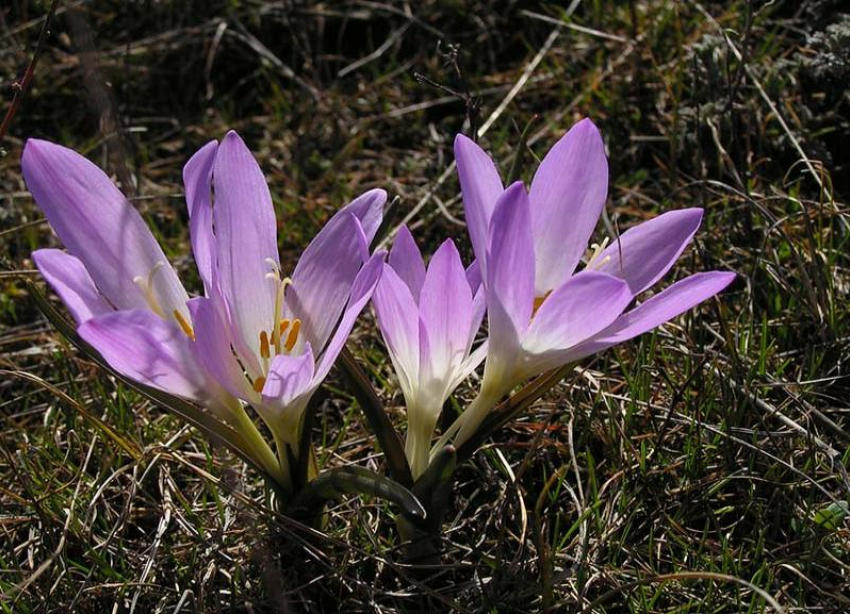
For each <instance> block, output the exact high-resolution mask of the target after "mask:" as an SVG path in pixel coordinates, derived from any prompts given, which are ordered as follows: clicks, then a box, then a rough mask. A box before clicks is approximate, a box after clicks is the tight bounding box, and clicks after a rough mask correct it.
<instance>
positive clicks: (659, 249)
mask: <svg viewBox="0 0 850 614" xmlns="http://www.w3.org/2000/svg"><path fill="white" fill-rule="evenodd" d="M701 221H702V209H680V210H678V211H670V212H668V213H664V214H662V215H659V216H658V217H656V218H653V219H651V220H649V221H647V222H644V223H642V224H639V225H637V226H635V227H633V228H630V229H629V230H627V231H626V232H624V233H623V236H622V237H620V240H619V241H617V242H615V243H613V244H612V245H609V246H608V247H607V248H606V249H605V251H604V252H602V254H600V256H599V258H598V260H599V262H600V265H599V266H597V267H595V268H596V270H598V271H601V272H603V273H608V274H609V275H616V276H617V277H622V278H623V279H625V280H626V281H627V282H628V284H629V287H630V288H631V289H632V294H635V295H637V294H640V293H641V292H643V291H644V290H646V289H647V288H649V287H651V286H652V285H653V284H655V282H657V281H658V280H659V279H661V278H662V277H663V276H664V274H665V273H667V271H669V270H670V267H672V266H673V264H674V263H675V262H676V260H678V259H679V256H680V255H681V254H682V252H683V251H684V249H685V248H686V247H687V246H688V244H689V243H690V242H691V239H693V237H694V233H696V231H697V229H698V228H699V225H700V222H701ZM621 255H622V260H621V259H620V256H621Z"/></svg>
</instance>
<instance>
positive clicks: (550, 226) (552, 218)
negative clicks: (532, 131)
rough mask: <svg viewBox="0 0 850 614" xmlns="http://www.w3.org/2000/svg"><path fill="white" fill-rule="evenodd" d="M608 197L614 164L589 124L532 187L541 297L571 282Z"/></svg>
mask: <svg viewBox="0 0 850 614" xmlns="http://www.w3.org/2000/svg"><path fill="white" fill-rule="evenodd" d="M607 195H608V160H607V159H606V158H605V146H604V144H603V143H602V137H601V136H600V134H599V131H598V130H597V129H596V126H594V125H593V122H591V121H590V120H589V119H583V120H582V121H580V122H578V123H577V124H576V125H575V126H573V127H572V128H571V129H570V130H569V132H567V133H566V134H565V135H564V136H563V137H561V139H560V140H559V141H558V142H557V143H555V145H554V147H552V149H550V150H549V153H547V154H546V156H545V157H544V158H543V161H542V162H541V163H540V166H539V167H538V169H537V172H536V173H535V174H534V179H533V180H532V182H531V190H530V192H529V200H530V201H531V223H532V228H533V230H534V251H535V255H536V258H537V260H536V262H537V269H536V272H537V278H536V281H535V288H536V294H537V296H544V295H545V294H546V293H547V292H550V291H552V290H553V289H554V288H557V287H558V286H560V285H561V284H562V283H564V281H566V280H567V279H568V278H569V276H570V275H571V274H572V272H573V271H574V270H575V268H576V265H577V264H578V263H579V261H580V260H581V257H582V256H583V255H584V252H585V250H586V249H587V244H588V241H589V240H590V235H591V234H592V233H593V229H594V228H595V227H596V222H597V221H598V220H599V216H600V215H601V214H602V208H603V207H604V206H605V199H606V197H607Z"/></svg>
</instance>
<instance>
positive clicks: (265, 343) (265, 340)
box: [260, 331, 271, 358]
mask: <svg viewBox="0 0 850 614" xmlns="http://www.w3.org/2000/svg"><path fill="white" fill-rule="evenodd" d="M260 356H261V357H263V358H269V357H270V356H271V354H270V353H269V334H268V333H267V332H266V331H261V332H260Z"/></svg>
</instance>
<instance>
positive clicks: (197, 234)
mask: <svg viewBox="0 0 850 614" xmlns="http://www.w3.org/2000/svg"><path fill="white" fill-rule="evenodd" d="M217 151H218V141H210V142H209V143H207V144H206V145H204V146H203V147H201V149H199V150H198V151H197V152H196V153H195V155H193V156H192V157H191V158H190V159H189V161H188V162H187V163H186V166H184V167H183V185H184V186H185V189H186V206H187V208H188V209H189V235H190V238H191V241H192V253H193V254H194V255H195V263H196V264H197V266H198V273H199V274H200V276H201V280H202V281H203V282H204V290H205V291H206V294H207V296H211V295H212V287H213V286H212V284H213V279H214V278H215V273H214V269H215V264H216V247H215V235H214V234H213V209H212V179H213V176H212V173H213V165H214V164H215V156H216V152H217Z"/></svg>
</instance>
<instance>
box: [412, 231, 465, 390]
mask: <svg viewBox="0 0 850 614" xmlns="http://www.w3.org/2000/svg"><path fill="white" fill-rule="evenodd" d="M472 317H473V313H472V290H471V288H470V287H469V282H468V281H467V279H466V271H465V270H464V268H463V264H462V263H461V261H460V254H459V253H458V251H457V248H456V247H455V244H454V242H453V241H452V240H451V239H447V240H446V241H445V242H443V244H442V245H441V246H440V247H439V248H438V249H437V251H436V252H435V253H434V255H433V256H432V257H431V262H430V263H429V264H428V272H427V274H426V277H425V284H424V285H423V286H422V296H421V298H420V300H419V321H420V323H421V329H420V340H421V339H422V336H423V333H424V337H425V343H422V342H421V341H420V346H419V352H420V354H419V369H420V385H422V386H428V387H429V388H430V387H431V386H432V385H433V384H437V385H438V386H439V387H440V388H442V389H443V391H442V394H443V395H444V396H446V395H447V394H448V393H449V392H451V391H448V390H445V388H446V387H447V385H448V383H449V382H450V381H451V380H452V376H453V371H454V370H455V369H457V368H458V367H459V365H460V363H461V362H462V361H463V359H464V357H465V356H466V352H467V348H468V344H469V329H470V327H471V324H472ZM444 400H445V399H441V400H440V402H439V404H438V406H439V407H441V406H442V403H443V401H444Z"/></svg>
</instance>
